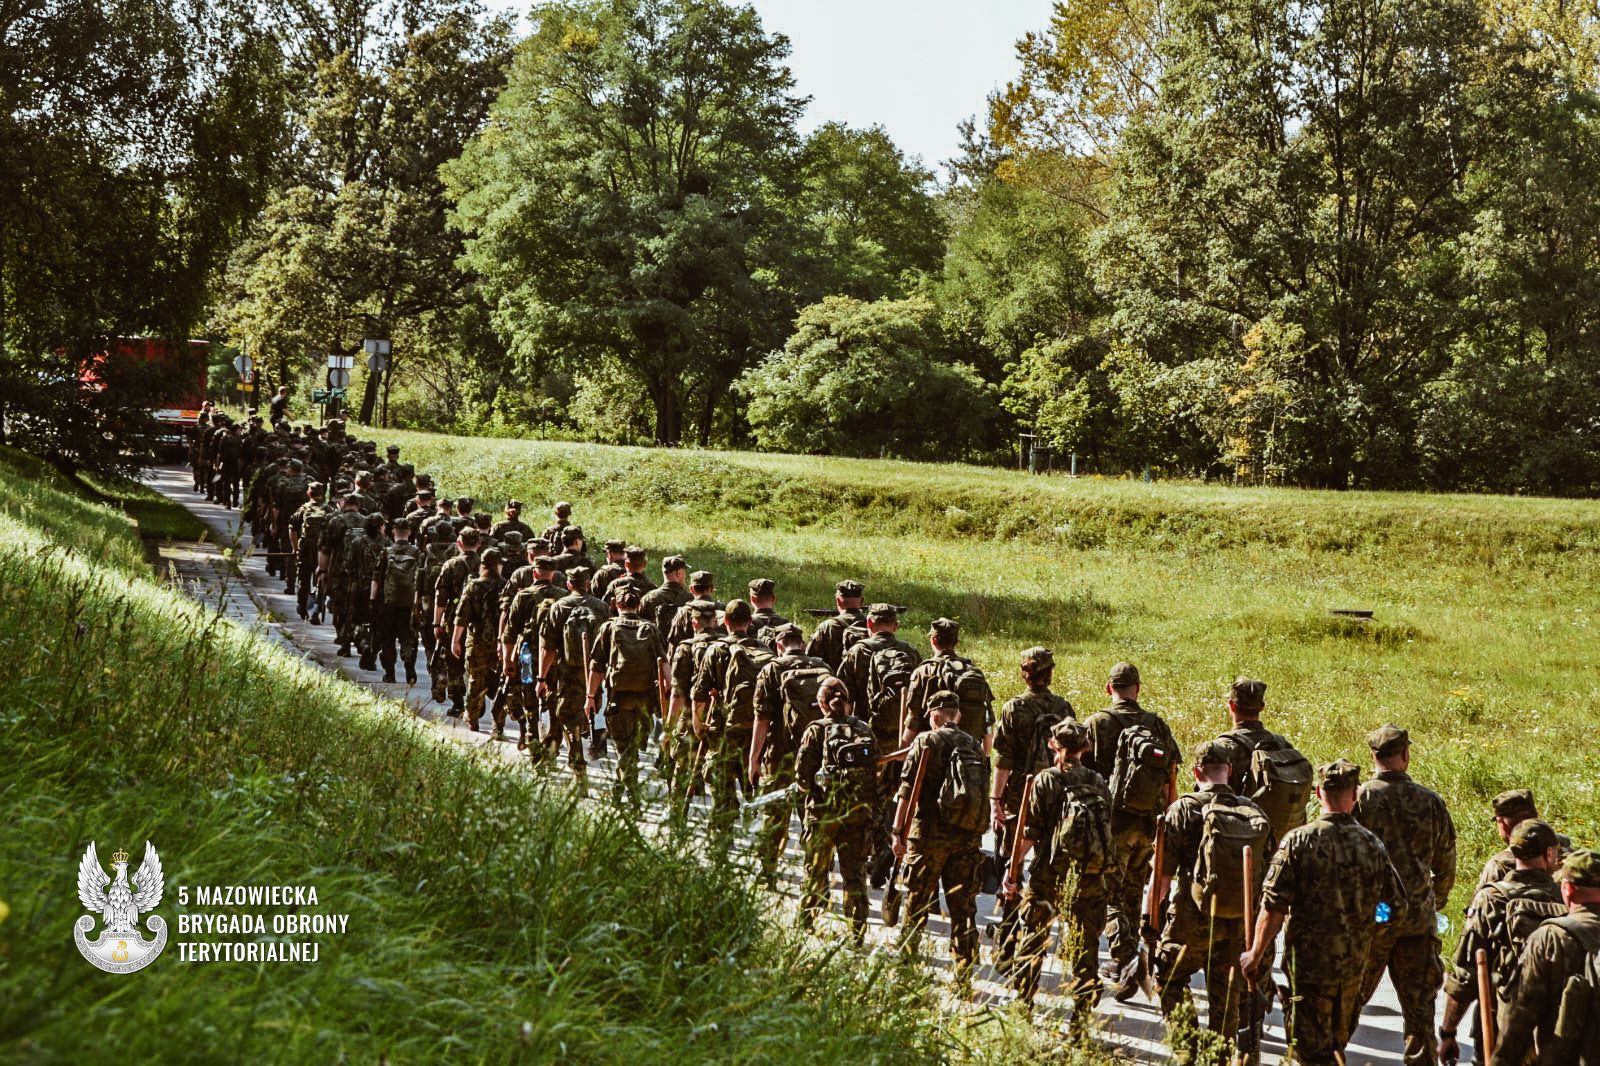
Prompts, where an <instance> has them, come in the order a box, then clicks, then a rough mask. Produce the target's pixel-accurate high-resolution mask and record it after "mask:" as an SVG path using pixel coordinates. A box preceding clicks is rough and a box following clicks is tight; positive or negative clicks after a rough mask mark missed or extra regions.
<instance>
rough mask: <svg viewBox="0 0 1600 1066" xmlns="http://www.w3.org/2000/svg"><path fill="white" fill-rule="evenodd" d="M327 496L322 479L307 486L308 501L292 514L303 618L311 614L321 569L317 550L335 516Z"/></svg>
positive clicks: (298, 605) (297, 604)
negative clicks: (312, 599) (330, 521)
mask: <svg viewBox="0 0 1600 1066" xmlns="http://www.w3.org/2000/svg"><path fill="white" fill-rule="evenodd" d="M327 499H328V489H327V486H326V485H324V484H323V483H322V482H320V481H313V482H311V483H310V484H309V485H307V486H306V498H305V500H304V502H302V503H301V504H300V506H299V508H298V509H297V510H296V511H295V512H294V514H292V515H290V516H289V550H290V551H292V552H294V554H295V556H296V568H297V570H298V571H299V574H300V587H299V589H298V590H297V591H296V593H295V611H296V613H297V614H299V616H300V617H301V618H305V617H307V615H308V614H309V608H310V604H311V586H312V584H313V583H314V579H315V574H316V570H317V550H318V548H319V546H320V545H321V541H322V531H323V530H324V529H326V528H327V525H328V520H329V519H330V518H332V517H333V511H332V510H330V509H329V507H328V504H327Z"/></svg>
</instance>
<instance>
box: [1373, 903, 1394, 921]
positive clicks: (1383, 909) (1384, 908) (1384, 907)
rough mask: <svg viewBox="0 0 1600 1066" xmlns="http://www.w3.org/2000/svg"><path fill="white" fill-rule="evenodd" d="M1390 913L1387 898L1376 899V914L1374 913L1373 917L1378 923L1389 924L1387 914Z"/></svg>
mask: <svg viewBox="0 0 1600 1066" xmlns="http://www.w3.org/2000/svg"><path fill="white" fill-rule="evenodd" d="M1391 913H1392V912H1391V911H1390V909H1389V902H1388V900H1382V899H1380V900H1379V901H1378V913H1377V914H1376V915H1374V917H1375V918H1376V919H1377V922H1378V924H1379V925H1388V924H1389V915H1390V914H1391Z"/></svg>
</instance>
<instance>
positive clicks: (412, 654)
mask: <svg viewBox="0 0 1600 1066" xmlns="http://www.w3.org/2000/svg"><path fill="white" fill-rule="evenodd" d="M404 557H410V558H413V559H416V560H417V566H416V569H415V571H414V572H415V573H416V575H417V577H418V580H419V582H420V579H421V572H422V565H421V558H422V552H421V550H420V549H418V547H417V546H416V545H415V544H413V543H412V542H411V541H409V540H404V541H396V542H395V543H393V544H391V545H389V546H388V547H387V548H385V549H384V552H383V554H382V556H380V557H379V560H378V569H377V572H376V573H375V574H374V575H373V579H374V580H375V581H377V583H378V612H377V619H376V620H375V621H374V623H373V641H374V642H375V643H376V644H377V649H378V661H379V662H380V663H381V664H382V665H383V673H384V676H385V678H391V677H393V676H394V667H395V645H396V644H397V643H398V644H399V646H400V659H399V661H400V662H401V663H402V664H403V665H404V666H405V668H406V680H407V681H408V682H414V681H415V680H416V679H417V627H416V624H415V614H414V612H415V611H416V590H415V589H412V590H411V594H410V595H408V596H404V597H403V598H397V597H391V596H390V594H389V590H388V589H387V588H386V587H385V586H386V584H387V583H388V571H389V564H390V561H391V560H393V559H396V558H404Z"/></svg>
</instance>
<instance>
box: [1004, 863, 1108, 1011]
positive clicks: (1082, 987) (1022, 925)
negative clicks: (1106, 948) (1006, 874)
mask: <svg viewBox="0 0 1600 1066" xmlns="http://www.w3.org/2000/svg"><path fill="white" fill-rule="evenodd" d="M1063 910H1065V913H1066V919H1067V920H1066V924H1065V927H1064V928H1063V929H1062V935H1061V956H1062V959H1063V961H1064V963H1065V966H1066V979H1065V982H1064V983H1065V984H1066V987H1067V991H1068V994H1070V995H1071V996H1072V1001H1073V1005H1074V1011H1073V1018H1074V1020H1076V1019H1080V1018H1081V1019H1085V1020H1086V1019H1087V1018H1088V1017H1089V1015H1090V1014H1092V1013H1093V1011H1094V1008H1095V1006H1096V1004H1098V1003H1099V1002H1100V994H1101V991H1102V988H1101V984H1100V974H1099V972H1098V966H1097V964H1098V962H1099V959H1100V933H1101V932H1102V931H1103V930H1104V929H1105V925H1106V896H1105V887H1104V885H1103V884H1102V882H1101V879H1100V878H1099V877H1094V876H1091V877H1086V878H1082V879H1080V880H1079V881H1078V883H1076V884H1064V883H1063V882H1062V880H1061V878H1059V877H1057V876H1055V875H1054V874H1049V873H1040V874H1037V875H1035V876H1034V877H1033V878H1032V879H1031V880H1029V882H1028V885H1027V887H1026V888H1024V889H1023V890H1022V893H1021V895H1020V896H1019V898H1018V901H1017V906H1016V912H1017V919H1016V920H1017V924H1018V931H1019V935H1018V937H1017V944H1016V948H1015V960H1016V961H1015V968H1014V969H1013V970H1012V983H1013V985H1014V986H1015V988H1016V990H1017V994H1018V995H1019V996H1021V997H1022V1000H1023V1002H1025V1003H1032V1002H1033V996H1034V993H1035V992H1036V991H1038V988H1039V974H1040V971H1042V970H1043V969H1044V959H1045V953H1046V952H1047V951H1048V950H1049V948H1050V927H1051V926H1052V925H1054V924H1055V920H1056V916H1057V915H1059V914H1061V913H1062V912H1063Z"/></svg>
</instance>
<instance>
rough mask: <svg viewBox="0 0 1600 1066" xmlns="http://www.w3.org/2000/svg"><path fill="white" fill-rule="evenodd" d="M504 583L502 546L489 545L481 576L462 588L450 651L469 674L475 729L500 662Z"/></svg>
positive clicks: (497, 733)
mask: <svg viewBox="0 0 1600 1066" xmlns="http://www.w3.org/2000/svg"><path fill="white" fill-rule="evenodd" d="M466 532H472V531H471V530H468V531H466ZM464 535H465V534H463V536H464ZM500 584H501V581H500V550H499V549H498V548H485V549H484V550H483V552H482V553H481V554H480V555H479V556H478V577H477V578H475V579H474V580H473V581H472V582H471V583H470V584H468V585H467V587H466V589H464V590H463V591H462V593H461V603H460V605H459V606H458V607H457V608H456V614H455V633H454V636H453V638H452V640H451V643H450V651H451V653H452V654H453V655H454V656H455V657H456V658H457V659H459V660H460V661H461V662H462V664H463V668H464V670H465V672H466V675H467V696H466V718H467V728H468V729H470V730H472V731H473V732H474V733H476V732H477V731H478V722H479V720H480V719H482V718H483V704H484V700H486V699H488V698H489V696H490V695H491V694H492V693H493V692H494V688H495V684H494V682H495V678H496V676H497V671H496V667H497V666H498V665H499V662H500V655H499V651H500V644H499V640H498V636H499V622H500V610H499V607H500ZM504 724H505V723H504V720H503V719H500V720H497V721H496V723H495V730H494V734H493V736H492V737H491V739H493V740H504V739H505V738H506V735H505V730H504V728H503V726H504Z"/></svg>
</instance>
